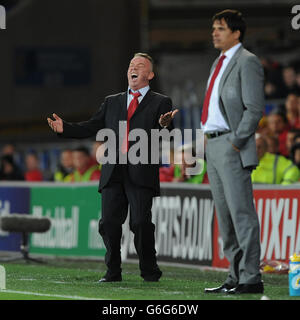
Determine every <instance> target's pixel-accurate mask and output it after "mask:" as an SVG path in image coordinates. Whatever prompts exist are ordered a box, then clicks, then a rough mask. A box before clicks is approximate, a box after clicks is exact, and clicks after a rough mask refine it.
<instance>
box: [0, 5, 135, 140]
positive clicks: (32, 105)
mask: <svg viewBox="0 0 300 320" xmlns="http://www.w3.org/2000/svg"><path fill="white" fill-rule="evenodd" d="M0 4H3V5H5V6H6V8H7V23H6V30H0V42H1V50H0V70H1V72H0V91H1V117H0V127H1V129H0V130H1V131H0V132H1V140H3V139H7V138H9V139H11V137H12V138H13V139H14V138H15V139H17V138H18V137H19V138H20V137H22V139H24V140H25V139H26V136H28V139H31V137H32V136H33V134H34V133H35V132H36V133H38V134H39V135H40V138H43V137H45V138H47V132H46V131H45V130H48V128H47V126H44V128H43V124H45V121H46V117H47V116H49V115H50V114H52V113H53V112H56V113H57V114H59V115H61V116H62V117H66V118H67V119H69V120H76V119H79V118H80V119H82V118H84V117H88V116H89V115H90V114H91V113H93V112H95V110H96V109H97V106H98V105H99V104H100V102H101V101H102V100H103V98H104V97H105V96H106V95H108V94H112V93H116V92H118V91H121V90H124V89H125V88H126V85H127V79H126V71H127V66H128V63H129V60H130V58H131V57H132V55H133V53H134V52H136V51H137V50H139V49H140V30H139V25H140V22H139V17H140V1H137V0H126V1H122V0H113V1H102V0H85V1H77V0H38V1H37V0H29V1H27V0H22V1H13V2H10V1H3V2H2V3H1V1H0ZM9 4H10V6H9ZM82 53H83V54H82ZM72 57H73V58H72ZM72 59H73V60H74V61H72ZM70 61H71V62H70ZM47 63H48V65H47ZM51 64H52V66H51ZM67 78H68V79H67ZM74 83H75V84H74ZM12 131H13V132H14V134H13V135H12Z"/></svg>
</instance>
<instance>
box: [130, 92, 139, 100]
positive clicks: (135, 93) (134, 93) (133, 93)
mask: <svg viewBox="0 0 300 320" xmlns="http://www.w3.org/2000/svg"><path fill="white" fill-rule="evenodd" d="M130 94H132V95H133V98H138V97H139V96H141V94H140V93H139V92H138V91H137V92H132V91H130Z"/></svg>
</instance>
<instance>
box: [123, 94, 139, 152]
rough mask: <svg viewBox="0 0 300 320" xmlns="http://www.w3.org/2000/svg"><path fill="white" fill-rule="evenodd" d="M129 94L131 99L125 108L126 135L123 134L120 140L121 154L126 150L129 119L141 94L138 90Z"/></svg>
mask: <svg viewBox="0 0 300 320" xmlns="http://www.w3.org/2000/svg"><path fill="white" fill-rule="evenodd" d="M130 94H132V95H133V99H132V100H131V102H130V104H129V107H128V110H127V132H126V135H125V136H124V139H123V142H122V149H121V150H122V153H123V154H125V153H127V152H128V135H129V121H130V119H131V117H132V115H133V114H134V112H135V110H136V109H137V107H138V105H139V100H138V97H139V96H141V94H140V93H139V92H132V91H130Z"/></svg>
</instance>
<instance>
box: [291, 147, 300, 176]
mask: <svg viewBox="0 0 300 320" xmlns="http://www.w3.org/2000/svg"><path fill="white" fill-rule="evenodd" d="M291 160H292V161H293V163H294V164H295V165H296V166H297V167H298V169H299V170H300V143H296V144H294V145H293V147H292V149H291Z"/></svg>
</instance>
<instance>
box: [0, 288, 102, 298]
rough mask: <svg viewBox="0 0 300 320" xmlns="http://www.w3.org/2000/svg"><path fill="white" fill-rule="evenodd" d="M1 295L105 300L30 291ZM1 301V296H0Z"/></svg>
mask: <svg viewBox="0 0 300 320" xmlns="http://www.w3.org/2000/svg"><path fill="white" fill-rule="evenodd" d="M1 293H17V294H24V295H33V296H39V297H53V298H66V299H74V300H104V299H100V298H87V297H80V296H67V295H61V294H49V293H38V292H29V291H16V290H0V294H1ZM0 300H1V295H0Z"/></svg>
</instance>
